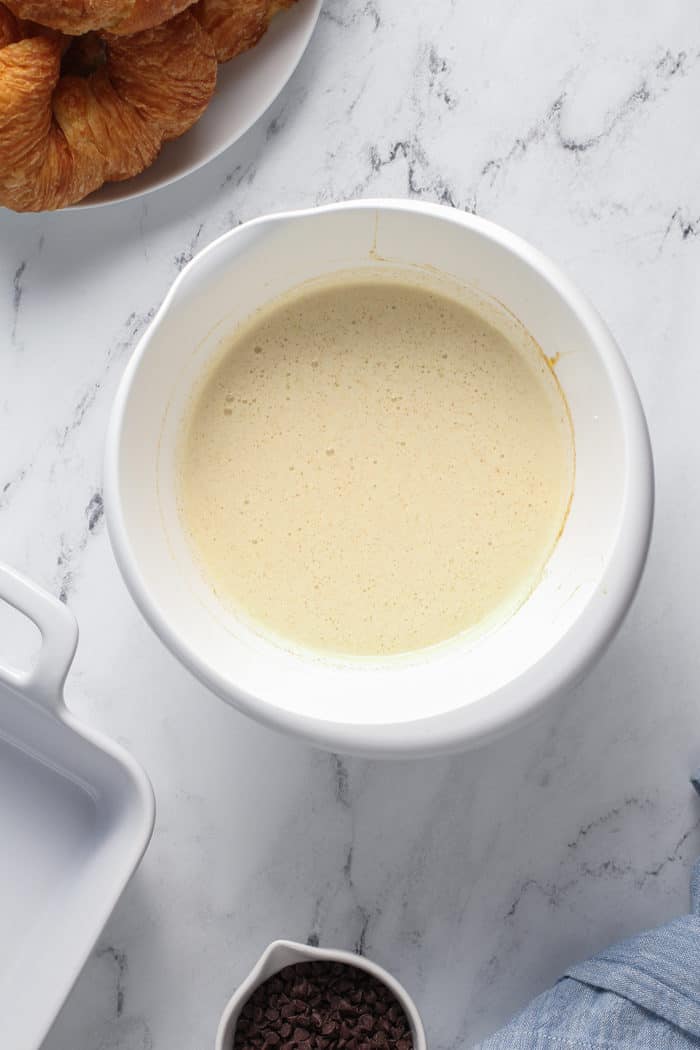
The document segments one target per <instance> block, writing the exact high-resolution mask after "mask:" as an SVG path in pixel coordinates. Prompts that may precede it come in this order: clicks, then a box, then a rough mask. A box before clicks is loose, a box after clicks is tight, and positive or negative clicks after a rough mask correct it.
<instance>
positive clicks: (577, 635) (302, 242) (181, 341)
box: [105, 201, 653, 758]
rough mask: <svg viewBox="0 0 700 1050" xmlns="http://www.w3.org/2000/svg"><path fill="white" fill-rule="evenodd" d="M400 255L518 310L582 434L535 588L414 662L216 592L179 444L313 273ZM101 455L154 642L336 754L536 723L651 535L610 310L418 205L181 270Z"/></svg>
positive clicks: (619, 599) (618, 605)
mask: <svg viewBox="0 0 700 1050" xmlns="http://www.w3.org/2000/svg"><path fill="white" fill-rule="evenodd" d="M387 265H389V266H391V267H392V268H394V269H395V268H396V267H405V268H408V270H409V272H410V269H411V268H416V267H417V268H418V269H419V270H420V272H421V273H422V274H425V273H433V272H434V271H438V272H439V273H442V274H445V275H447V276H448V277H449V278H450V279H451V280H456V281H457V282H458V283H460V284H461V285H463V286H464V287H467V288H471V289H472V290H473V291H474V292H475V294H476V295H478V296H479V297H480V299H481V300H482V301H483V300H484V299H488V300H489V301H490V302H491V303H492V304H494V309H496V308H498V309H501V310H503V309H504V308H505V309H506V311H507V312H509V313H510V314H512V315H515V317H516V318H518V319H519V321H520V322H521V323H522V324H523V325H524V327H525V328H526V329H527V330H528V331H529V332H530V333H531V335H532V336H533V337H534V339H535V340H536V341H537V343H538V344H539V346H540V347H541V349H542V351H543V353H544V354H546V355H547V357H549V358H550V359H551V360H554V361H556V365H555V368H556V374H557V377H558V380H559V383H560V385H561V387H562V390H563V392H564V395H565V397H566V399H567V402H568V406H569V410H570V413H571V419H572V425H573V430H574V443H575V449H576V476H575V483H574V492H573V498H572V502H571V508H570V512H569V515H568V518H567V520H566V524H565V527H564V529H563V532H562V535H561V537H560V539H559V541H558V543H557V545H556V548H555V549H554V551H553V553H552V555H551V557H550V559H549V561H548V563H547V565H546V566H545V570H544V572H543V574H542V577H541V579H540V581H539V583H538V584H537V586H536V587H535V589H534V590H533V592H532V594H531V595H530V597H529V598H528V600H527V601H526V602H524V604H523V605H521V606H520V608H519V609H518V610H517V611H516V612H515V613H514V614H513V615H512V616H511V617H510V619H508V620H507V621H506V622H505V623H503V624H501V625H500V626H498V627H496V628H495V629H493V630H491V631H490V632H489V631H485V632H484V633H482V634H480V635H478V636H476V637H474V636H471V637H461V636H457V637H455V638H454V639H452V640H450V641H449V642H446V643H443V645H441V646H435V647H433V648H432V649H424V650H421V651H419V652H416V653H410V654H406V656H405V657H390V658H387V659H384V660H382V659H379V658H377V659H376V660H369V659H368V660H364V661H360V660H354V661H353V660H351V659H348V660H341V659H340V658H338V659H335V660H331V659H327V658H323V657H321V656H320V655H319V654H317V653H313V652H309V651H303V650H300V649H295V648H294V647H292V646H291V644H290V645H289V647H285V646H283V645H281V644H276V643H275V641H274V640H273V639H271V638H270V637H266V636H264V635H263V633H262V631H260V632H258V631H255V630H253V628H252V627H251V626H250V625H247V624H246V623H244V622H243V619H242V617H236V616H235V615H234V613H233V612H232V611H231V610H229V609H227V608H225V606H224V605H223V603H222V602H220V601H219V600H218V598H217V597H216V595H215V593H214V591H213V589H212V588H211V587H210V586H209V584H208V583H207V582H206V580H205V579H204V578H203V575H202V573H201V571H200V569H199V566H198V565H197V563H196V561H195V558H194V557H193V554H192V549H191V545H190V544H189V543H188V541H187V536H186V535H185V531H184V529H183V526H182V522H181V518H180V515H179V513H178V506H177V463H176V458H177V457H176V448H177V440H178V435H179V433H180V428H181V425H182V420H183V418H184V415H185V413H186V410H187V406H188V403H189V399H190V396H191V392H192V389H193V387H194V385H195V383H196V382H197V380H198V378H199V376H200V375H201V374H202V372H203V370H204V369H205V368H206V366H207V363H208V362H209V360H210V359H211V357H212V356H213V355H214V354H215V353H216V352H217V351H218V349H219V348H220V346H221V343H222V341H225V340H227V339H228V338H230V335H231V333H232V332H233V331H234V330H235V329H236V326H237V325H238V324H239V323H240V322H241V321H243V320H244V319H245V318H246V317H248V316H249V315H250V313H251V312H252V311H254V310H255V309H256V308H258V307H260V306H263V305H264V304H265V303H267V302H269V301H270V300H272V299H274V298H276V297H277V296H279V295H281V294H282V293H284V292H285V291H287V290H288V289H290V288H292V287H295V286H297V285H299V284H300V283H302V282H304V281H305V280H308V279H312V278H316V277H319V276H321V275H325V274H328V273H333V272H337V271H340V270H347V269H357V268H358V267H364V268H372V267H382V266H387ZM498 304H502V305H501V306H499V305H498ZM106 453H107V454H106V463H105V507H106V514H107V522H108V526H109V533H110V538H111V542H112V546H113V549H114V553H115V556H116V559H117V562H118V564H119V567H120V569H121V571H122V573H123V575H124V579H125V580H126V583H127V586H128V587H129V589H130V591H131V594H132V595H133V597H134V599H135V601H136V603H137V605H138V606H139V607H140V609H141V611H142V612H143V614H144V616H145V618H146V620H147V621H148V622H149V623H150V624H151V626H152V627H153V629H154V630H155V632H156V633H157V634H158V636H159V637H160V638H161V639H162V640H163V642H164V643H165V644H166V645H167V646H168V647H169V648H170V649H171V650H172V652H173V653H174V654H175V655H176V656H177V657H178V659H180V660H181V661H182V662H183V663H184V664H185V665H186V666H187V667H189V668H190V670H191V671H193V672H194V674H195V675H197V677H198V678H200V679H201V680H202V681H203V682H205V683H206V684H207V685H208V686H209V687H210V688H211V689H212V690H213V691H214V692H215V693H217V694H218V695H219V696H221V697H222V698H223V699H224V700H226V701H227V702H228V703H230V704H233V705H234V706H235V707H237V708H238V709H239V710H241V711H243V712H244V713H246V714H248V715H251V716H252V717H253V718H257V719H258V720H259V721H261V722H264V723H265V724H267V725H269V726H273V727H275V728H277V729H281V730H283V731H285V732H289V733H293V734H296V735H298V736H300V737H303V738H305V739H307V740H310V741H311V742H312V743H314V744H316V745H319V746H321V747H326V748H328V749H330V750H333V751H341V752H350V753H356V754H364V755H373V756H384V757H396V758H399V757H406V756H408V755H419V754H423V755H425V754H436V753H438V752H447V751H457V750H463V749H466V748H468V747H475V746H477V745H480V744H483V743H485V742H486V741H488V740H490V739H492V738H493V737H495V736H498V735H499V734H501V733H503V732H504V731H506V730H507V729H509V728H511V727H513V726H514V725H516V724H517V723H519V722H522V721H524V720H526V719H528V718H532V717H533V716H534V715H535V713H536V712H537V711H539V710H540V709H541V708H542V706H543V705H544V704H545V703H547V702H548V701H552V700H553V699H554V698H556V697H557V696H559V695H561V693H562V692H563V691H564V690H565V688H566V687H568V686H570V685H571V684H572V683H573V682H575V681H577V680H578V679H580V678H581V677H582V676H583V674H584V673H585V672H586V670H587V669H588V668H589V667H590V666H591V664H592V663H593V661H594V660H595V659H596V658H597V657H598V656H599V655H600V654H601V652H602V651H603V649H604V648H605V646H606V645H607V644H608V643H609V642H610V640H611V639H612V637H613V635H614V634H615V632H616V630H617V628H618V627H619V625H620V623H621V621H622V619H623V617H624V615H625V613H626V611H627V609H628V607H629V604H630V602H631V601H632V598H633V596H634V593H635V590H636V588H637V584H638V582H639V579H640V576H641V573H642V569H643V567H644V562H645V559H646V553H647V547H648V543H649V535H650V530H651V521H652V508H653V468H652V458H651V449H650V445H649V437H648V434H647V428H646V423H645V420H644V414H643V412H642V407H641V405H640V402H639V397H638V395H637V391H636V389H635V386H634V383H633V381H632V378H631V376H630V374H629V371H628V369H627V366H626V364H625V362H624V359H623V357H622V355H621V353H620V351H619V349H618V347H617V346H616V344H615V341H614V340H613V338H612V336H611V335H610V332H609V331H608V329H607V328H606V327H605V325H604V324H603V322H602V321H601V319H600V317H599V316H598V315H597V313H596V312H595V310H594V309H593V308H592V307H591V305H590V304H589V303H588V302H587V301H586V299H585V298H584V297H583V296H582V295H581V293H580V292H579V291H578V290H577V289H576V288H575V287H574V286H573V285H572V284H571V283H570V282H569V280H568V279H567V278H566V277H565V276H564V274H562V273H561V271H560V270H559V269H558V268H557V267H556V266H555V265H554V264H553V263H552V262H551V261H550V260H549V259H547V258H545V257H544V256H543V255H541V254H540V253H539V252H538V251H536V250H535V249H534V248H533V247H531V246H530V245H529V244H527V243H525V242H524V241H522V240H521V239H520V238H519V237H517V236H516V235H515V234H513V233H511V232H510V231H508V230H504V229H502V228H500V227H498V226H495V225H493V224H492V223H489V222H486V221H485V220H483V219H479V218H477V217H475V216H473V215H467V214H465V213H464V212H460V211H457V210H455V209H450V208H445V207H441V206H438V205H431V204H423V203H419V202H417V201H354V202H349V203H345V204H335V205H330V206H328V207H325V208H317V209H312V210H310V211H300V212H291V213H287V214H281V215H272V216H267V217H265V218H262V219H257V220H255V221H253V222H249V223H246V224H245V225H242V226H239V227H238V228H236V229H235V230H232V231H231V232H230V233H227V234H225V235H224V236H223V237H221V238H219V240H217V241H215V242H214V243H213V244H211V245H209V247H208V248H206V249H205V250H204V251H203V252H201V253H200V254H199V255H198V256H197V257H196V258H195V259H194V260H193V261H192V262H191V263H190V264H189V265H188V266H187V267H186V268H185V270H184V271H183V272H182V274H181V275H180V276H179V278H178V279H177V281H176V282H175V284H174V285H173V287H172V289H171V291H170V293H169V294H168V296H167V297H166V300H165V302H164V304H163V306H162V307H161V309H160V311H159V312H158V314H157V316H156V317H155V319H154V320H153V322H152V324H151V326H150V328H149V329H148V331H147V332H146V334H145V335H144V336H143V337H142V339H141V341H140V343H139V345H138V347H137V348H136V351H135V353H134V354H133V356H132V358H131V361H130V362H129V365H128V366H127V368H126V371H125V374H124V378H123V380H122V384H121V387H120V389H119V391H118V393H117V397H116V400H115V404H114V410H113V414H112V420H111V425H110V431H109V435H108V439H107V450H106Z"/></svg>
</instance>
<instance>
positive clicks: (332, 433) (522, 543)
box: [179, 271, 573, 655]
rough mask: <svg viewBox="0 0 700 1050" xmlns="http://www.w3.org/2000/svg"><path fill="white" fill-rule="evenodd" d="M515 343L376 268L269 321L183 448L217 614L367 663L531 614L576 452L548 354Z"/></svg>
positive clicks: (187, 497)
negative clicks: (222, 611)
mask: <svg viewBox="0 0 700 1050" xmlns="http://www.w3.org/2000/svg"><path fill="white" fill-rule="evenodd" d="M515 327H516V326H513V330H515ZM512 339H513V336H512V333H511V335H510V336H506V335H504V334H502V333H501V332H500V331H499V330H497V329H496V328H495V327H493V326H492V325H491V324H490V323H489V322H487V321H486V320H484V318H483V317H481V316H479V315H478V314H477V313H475V312H474V311H473V310H472V309H471V308H469V307H468V306H467V305H465V303H463V302H460V301H458V300H457V299H456V298H453V297H451V296H450V297H448V296H447V295H445V294H443V293H442V292H436V291H434V290H431V289H429V288H426V287H420V286H417V285H414V284H408V283H406V277H405V276H404V277H403V278H399V277H396V276H394V277H391V276H388V275H385V276H383V277H380V278H377V277H376V276H375V277H370V276H369V275H368V274H367V273H366V272H365V273H363V272H362V271H359V272H356V273H346V274H344V275H341V276H337V277H336V278H335V279H334V280H332V281H327V282H326V283H325V284H320V285H316V286H307V287H306V288H301V289H299V290H298V291H297V292H295V293H292V294H290V295H288V296H286V297H285V298H284V299H283V300H279V301H278V302H277V303H276V304H273V305H272V306H270V307H268V308H266V309H265V310H264V311H262V312H260V313H258V314H257V315H256V316H254V317H253V319H252V320H251V321H250V322H248V323H247V324H246V325H245V326H244V327H243V328H241V329H240V330H239V331H238V332H237V333H236V335H235V336H234V337H233V339H232V341H231V342H230V345H229V346H228V347H227V348H226V349H225V352H223V353H222V354H221V355H220V356H219V357H218V359H217V360H216V361H215V363H214V365H213V367H212V369H211V370H210V371H209V373H208V374H207V376H206V377H205V379H204V381H203V383H202V385H201V387H200V389H199V390H198V392H197V394H196V395H195V397H194V399H193V402H192V405H191V408H190V411H189V415H188V417H187V419H186V422H185V426H184V429H183V434H182V440H181V447H180V462H179V475H180V476H179V483H180V506H181V514H182V518H183V521H184V525H185V528H186V531H187V533H188V534H189V537H190V539H191V542H192V545H193V547H194V550H195V552H196V555H197V558H198V560H199V562H200V564H201V566H202V569H203V571H204V574H205V576H206V577H207V578H208V579H209V581H210V582H211V585H212V587H213V588H214V589H215V591H216V593H217V595H218V596H219V598H220V599H221V600H222V601H223V602H225V603H226V604H228V605H229V606H233V608H234V609H235V610H237V611H238V612H239V613H242V614H243V615H244V616H246V617H247V618H248V620H249V621H252V622H253V623H256V624H257V625H258V626H259V628H260V629H261V630H263V631H267V632H270V631H271V632H273V633H274V634H276V635H278V636H281V637H282V638H284V639H288V640H289V641H291V642H294V643H297V644H301V645H303V646H305V647H309V648H311V649H316V650H321V651H325V652H329V651H331V652H336V653H345V654H357V655H361V654H389V653H398V652H403V651H408V650H415V649H419V648H422V647H424V646H429V645H432V644H434V643H436V642H440V641H442V640H444V639H446V638H449V637H450V636H452V635H455V634H457V633H458V632H462V631H464V630H466V629H467V628H473V627H475V626H477V625H480V624H482V623H485V622H487V621H489V622H491V621H493V619H494V616H495V617H498V616H499V615H504V616H505V615H508V613H509V612H511V611H512V610H513V609H514V608H516V607H517V605H518V604H519V603H520V602H522V601H523V600H524V598H525V597H526V596H527V594H528V593H529V591H530V590H531V588H532V586H533V584H534V582H535V581H536V579H537V577H538V575H539V574H540V573H541V571H542V568H543V566H544V564H545V562H546V560H547V558H548V556H549V554H550V553H551V551H552V548H553V546H554V544H555V542H556V539H557V536H558V534H559V532H560V530H561V528H562V525H563V523H564V520H565V517H566V512H567V508H568V504H569V499H570V494H571V489H572V483H573V440H572V434H571V427H570V423H569V417H568V413H567V409H566V405H565V403H564V400H563V396H562V394H561V392H560V389H559V387H558V384H557V382H556V379H555V378H554V376H553V375H552V372H551V370H550V369H549V367H548V365H547V362H546V361H545V359H544V357H543V356H542V354H541V353H540V352H539V350H538V349H537V348H536V346H535V344H534V343H532V341H531V340H529V339H528V337H527V336H526V334H525V333H523V337H522V338H521V339H520V340H515V341H512ZM515 342H520V343H522V345H517V346H516V345H515Z"/></svg>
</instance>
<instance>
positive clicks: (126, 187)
mask: <svg viewBox="0 0 700 1050" xmlns="http://www.w3.org/2000/svg"><path fill="white" fill-rule="evenodd" d="M322 6H323V0H298V2H297V3H296V4H294V5H293V6H292V7H290V8H288V9H287V10H284V11H280V13H279V14H277V15H275V17H274V18H273V20H272V22H271V24H270V28H269V29H268V31H267V32H266V33H265V36H264V37H263V38H262V40H261V41H260V42H259V43H258V44H257V45H256V46H255V47H254V48H252V49H251V50H250V51H247V52H246V53H245V54H243V55H238V56H237V57H236V58H234V59H232V60H231V61H230V62H226V63H224V64H223V65H221V66H219V73H218V77H217V82H216V93H215V94H214V97H213V99H212V100H211V102H210V103H209V105H208V106H207V109H206V111H205V113H204V115H203V116H202V117H201V119H200V120H198V121H197V123H196V124H195V125H194V127H193V128H190V130H189V131H188V132H186V134H184V135H182V136H181V137H180V138H179V139H175V141H174V142H166V144H165V145H164V146H163V149H162V150H161V152H160V153H159V155H158V156H157V157H156V159H155V161H154V162H153V164H151V166H150V167H149V168H147V169H146V171H144V172H142V173H141V174H140V175H136V176H135V177H134V178H133V179H127V180H126V181H125V182H109V183H106V184H105V185H104V186H103V187H102V188H101V189H99V190H97V191H96V192H95V193H92V194H90V196H89V197H86V198H85V200H83V201H80V202H79V203H78V204H75V205H73V209H76V208H98V207H100V206H102V205H104V204H116V203H117V202H118V201H127V200H131V199H133V198H134V197H141V196H143V195H144V194H146V193H152V192H153V190H158V189H162V188H163V187H164V186H169V185H170V183H172V182H177V180H178V179H182V178H184V177H185V175H190V174H192V172H194V171H197V169H198V168H201V167H203V165H205V164H208V163H209V161H210V160H214V158H215V157H218V156H219V154H220V153H223V152H224V150H226V149H228V148H229V146H232V145H233V144H234V142H237V141H238V139H239V138H241V136H242V135H244V134H245V132H246V131H248V129H249V128H250V127H252V126H253V124H255V122H256V121H257V120H259V119H260V117H261V116H262V115H263V113H264V112H265V110H266V109H268V107H269V106H271V105H272V103H273V102H274V100H275V99H276V98H277V96H278V95H279V93H280V91H281V90H282V88H283V87H284V85H285V84H286V83H287V81H288V80H289V78H290V77H291V75H292V73H293V72H294V70H295V69H296V67H297V66H298V64H299V62H300V60H301V56H302V55H303V54H304V51H305V50H306V48H307V45H308V43H309V40H310V39H311V35H312V33H313V31H314V28H315V26H316V23H317V21H318V17H319V15H320V13H321V7H322Z"/></svg>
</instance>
